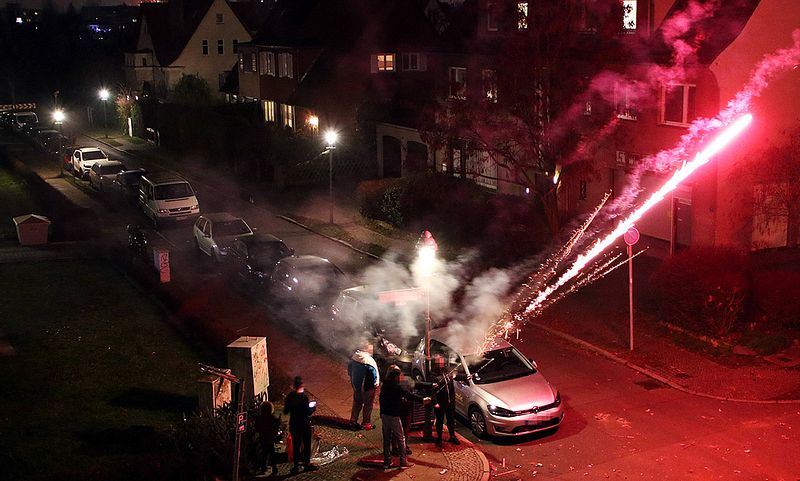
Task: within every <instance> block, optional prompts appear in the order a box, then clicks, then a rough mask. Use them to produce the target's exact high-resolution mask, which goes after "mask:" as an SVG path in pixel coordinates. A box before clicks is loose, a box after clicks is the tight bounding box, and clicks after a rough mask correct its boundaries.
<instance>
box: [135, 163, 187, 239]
mask: <svg viewBox="0 0 800 481" xmlns="http://www.w3.org/2000/svg"><path fill="white" fill-rule="evenodd" d="M139 204H140V205H141V206H142V210H144V214H145V215H146V216H147V217H149V218H150V219H151V220H152V222H153V227H155V228H158V226H159V224H161V223H162V222H163V221H169V220H174V221H191V220H194V219H196V218H197V217H198V216H199V215H200V204H199V203H198V202H197V197H195V192H194V189H192V186H191V185H189V182H188V181H187V180H186V179H184V178H183V177H181V176H180V175H178V174H176V173H173V172H155V173H152V174H149V173H148V174H145V175H143V176H142V182H141V184H140V185H139Z"/></svg>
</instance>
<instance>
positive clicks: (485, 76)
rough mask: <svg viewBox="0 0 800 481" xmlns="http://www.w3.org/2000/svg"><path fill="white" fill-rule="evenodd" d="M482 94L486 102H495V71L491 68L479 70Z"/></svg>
mask: <svg viewBox="0 0 800 481" xmlns="http://www.w3.org/2000/svg"><path fill="white" fill-rule="evenodd" d="M481 82H482V84H483V95H484V98H485V99H486V101H487V102H492V103H495V102H497V71H496V70H492V69H484V70H481Z"/></svg>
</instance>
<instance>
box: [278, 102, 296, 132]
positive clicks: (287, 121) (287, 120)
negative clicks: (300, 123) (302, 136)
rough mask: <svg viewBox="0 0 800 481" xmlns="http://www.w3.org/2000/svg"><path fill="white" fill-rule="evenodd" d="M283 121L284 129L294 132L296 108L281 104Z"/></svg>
mask: <svg viewBox="0 0 800 481" xmlns="http://www.w3.org/2000/svg"><path fill="white" fill-rule="evenodd" d="M281 121H282V122H283V126H284V127H286V128H289V129H293V130H294V106H292V105H286V104H281Z"/></svg>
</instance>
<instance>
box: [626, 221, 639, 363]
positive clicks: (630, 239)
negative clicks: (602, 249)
mask: <svg viewBox="0 0 800 481" xmlns="http://www.w3.org/2000/svg"><path fill="white" fill-rule="evenodd" d="M622 238H623V239H624V240H625V244H627V245H628V312H629V317H630V319H629V323H630V342H631V345H630V348H631V351H633V245H634V244H636V243H637V242H639V231H638V230H636V227H631V228H630V229H628V231H627V232H625V234H623V235H622Z"/></svg>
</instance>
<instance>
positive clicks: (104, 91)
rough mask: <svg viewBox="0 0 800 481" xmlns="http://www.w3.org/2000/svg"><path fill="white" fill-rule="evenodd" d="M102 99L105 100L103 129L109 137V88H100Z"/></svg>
mask: <svg viewBox="0 0 800 481" xmlns="http://www.w3.org/2000/svg"><path fill="white" fill-rule="evenodd" d="M99 95H100V101H101V102H103V129H105V131H106V138H108V122H107V120H108V118H107V117H106V101H107V100H108V97H109V95H110V94H109V93H108V89H105V88H103V89H100V93H99Z"/></svg>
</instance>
